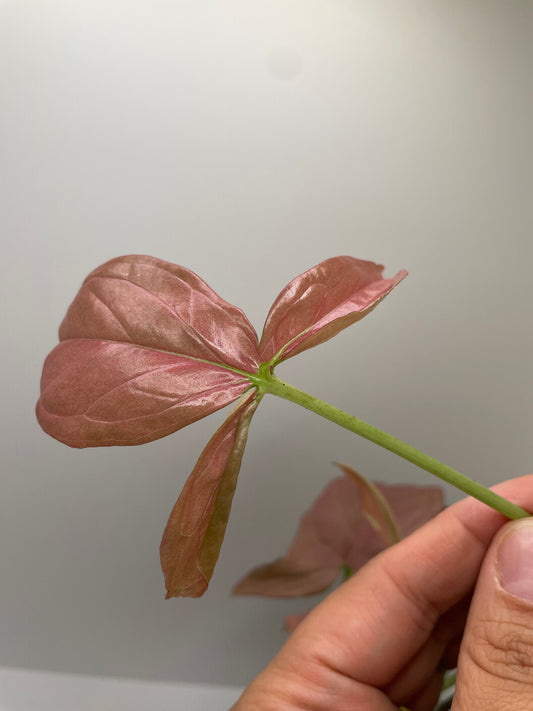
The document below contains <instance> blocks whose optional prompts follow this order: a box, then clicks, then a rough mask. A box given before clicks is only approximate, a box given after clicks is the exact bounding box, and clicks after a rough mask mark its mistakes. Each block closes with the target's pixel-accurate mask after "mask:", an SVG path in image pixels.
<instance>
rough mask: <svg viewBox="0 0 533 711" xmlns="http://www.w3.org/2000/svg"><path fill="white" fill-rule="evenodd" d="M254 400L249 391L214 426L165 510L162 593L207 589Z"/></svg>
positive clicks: (197, 593) (196, 592)
mask: <svg viewBox="0 0 533 711" xmlns="http://www.w3.org/2000/svg"><path fill="white" fill-rule="evenodd" d="M257 404H258V403H257V400H256V399H255V395H253V394H251V395H248V396H247V397H245V398H244V401H243V402H242V403H241V404H239V405H238V406H237V407H236V408H235V410H234V411H233V412H232V413H231V415H230V416H229V417H228V418H227V419H226V421H225V422H224V423H223V425H222V426H221V427H220V428H219V429H218V430H217V432H216V433H215V435H214V436H213V437H212V438H211V440H210V442H209V443H208V445H207V447H206V448H205V449H204V451H203V452H202V454H201V456H200V459H199V460H198V463H197V464H196V466H195V468H194V470H193V472H192V474H191V475H190V477H189V478H188V480H187V483H186V484H185V487H184V488H183V491H182V492H181V494H180V497H179V499H178V501H177V502H176V505H175V506H174V508H173V510H172V513H171V514H170V518H169V520H168V523H167V526H166V529H165V532H164V534H163V539H162V541H161V548H160V554H161V566H162V568H163V573H164V575H165V584H166V588H167V598H169V597H178V596H187V597H198V596H200V595H202V594H203V593H204V592H205V591H206V589H207V586H208V583H209V580H210V579H211V576H212V574H213V570H214V567H215V564H216V561H217V559H218V555H219V553H220V547H221V545H222V540H223V538H224V533H225V531H226V525H227V522H228V518H229V514H230V509H231V503H232V500H233V494H234V492H235V486H236V485H237V477H238V474H239V470H240V467H241V461H242V456H243V453H244V448H245V445H246V439H247V436H248V427H249V424H250V420H251V419H252V416H253V414H254V412H255V410H256V408H257Z"/></svg>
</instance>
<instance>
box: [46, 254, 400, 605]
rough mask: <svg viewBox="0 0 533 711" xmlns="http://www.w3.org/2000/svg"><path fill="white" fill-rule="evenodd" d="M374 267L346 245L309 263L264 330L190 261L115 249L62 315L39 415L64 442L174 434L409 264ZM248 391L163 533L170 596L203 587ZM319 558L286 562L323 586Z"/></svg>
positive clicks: (245, 418)
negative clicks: (117, 253)
mask: <svg viewBox="0 0 533 711" xmlns="http://www.w3.org/2000/svg"><path fill="white" fill-rule="evenodd" d="M382 270H383V267H381V266H379V265H377V264H374V263H372V262H367V261H363V260H358V259H354V258H353V257H346V256H343V257H334V258H332V259H328V260H326V261H324V262H322V263H321V264H318V265H316V266H315V267H312V268H311V269H309V270H308V271H306V272H305V273H303V274H301V275H300V276H298V277H296V278H295V279H293V281H291V282H290V284H288V285H287V287H285V289H283V290H282V292H281V293H280V294H279V296H278V297H277V299H276V300H275V302H274V304H273V306H272V308H271V310H270V313H269V315H268V317H267V320H266V323H265V327H264V331H263V336H262V338H261V341H260V342H259V341H258V337H257V334H256V332H255V330H254V328H253V326H252V325H251V324H250V322H249V321H248V319H247V318H246V316H245V315H244V313H243V312H242V311H241V310H240V309H238V308H237V307H235V306H233V305H232V304H230V303H228V302H227V301H225V300H224V299H222V298H221V297H220V296H219V295H218V294H217V293H216V292H214V291H213V290H212V289H211V287H209V286H208V285H207V284H206V283H205V282H204V281H203V280H202V279H201V278H200V277H199V276H197V275H196V274H195V273H194V272H192V271H191V270H189V269H186V268H185V267H181V266H178V265H175V264H171V263H169V262H165V261H163V260H160V259H156V258H154V257H149V256H144V255H128V256H124V257H117V258H116V259H112V260H110V261H109V262H106V263H105V264H102V265H101V266H99V267H98V268H96V269H95V270H94V271H92V272H91V273H90V274H89V275H88V277H87V278H86V279H85V280H84V282H83V284H82V286H81V288H80V290H79V292H78V294H77V295H76V297H75V299H74V301H73V303H72V304H71V306H70V307H69V309H68V311H67V314H66V316H65V318H64V320H63V322H62V324H61V326H60V329H59V339H60V343H59V345H58V346H56V348H55V349H54V350H53V351H52V352H51V353H50V355H49V356H48V357H47V359H46V361H45V364H44V368H43V374H42V378H41V397H40V399H39V401H38V403H37V407H36V412H37V418H38V420H39V423H40V424H41V426H42V428H43V429H44V430H45V431H46V432H47V433H48V434H50V435H51V436H52V437H55V438H56V439H58V440H60V441H61V442H64V443H65V444H68V445H69V446H72V447H93V446H109V445H136V444H142V443H144V442H149V441H152V440H155V439H157V438H159V437H163V436H165V435H168V434H170V433H172V432H174V431H176V430H178V429H180V428H181V427H184V426H186V425H188V424H190V423H192V422H194V421H196V420H198V419H200V418H202V417H205V416H206V415H209V414H210V413H212V412H215V411H216V410H218V409H220V408H222V407H224V406H225V405H228V404H229V403H231V402H233V401H235V400H237V399H238V398H239V397H240V396H241V395H243V394H244V393H245V392H246V391H247V390H248V389H250V388H251V387H252V384H253V382H254V381H253V376H255V375H257V374H258V372H259V367H260V364H261V363H263V362H270V365H271V366H274V365H275V364H276V362H278V361H280V360H283V359H285V358H287V357H292V356H293V355H295V354H296V353H299V352H301V351H303V350H305V349H307V348H311V347H313V346H315V345H318V344H319V343H322V342H324V341H326V340H328V339H329V338H331V337H332V336H334V335H335V334H336V333H338V332H339V331H340V330H342V329H343V328H345V327H346V326H348V325H350V324H351V323H354V322H355V321H357V320H359V319H360V318H362V317H363V316H365V315H366V314H368V313H370V311H371V310H372V309H373V308H374V307H375V306H376V305H377V304H378V303H379V302H380V301H381V300H382V299H383V298H384V297H385V296H386V295H387V294H388V293H389V292H390V291H391V290H392V289H393V288H394V286H395V285H396V284H398V283H399V281H401V279H403V277H404V276H405V274H406V272H403V271H402V272H399V273H398V274H397V275H396V276H395V277H393V278H392V279H383V277H382ZM275 356H277V358H275ZM249 376H252V379H250V377H249ZM256 397H257V394H256V393H255V391H254V392H252V393H251V394H250V395H248V396H246V397H245V400H244V402H243V403H242V404H241V405H240V406H238V408H237V410H235V411H234V412H233V413H232V414H231V415H230V416H229V418H228V419H227V420H226V422H225V423H224V424H223V425H222V427H221V428H219V430H218V431H217V433H216V434H215V436H214V437H213V438H212V439H211V441H210V442H209V444H208V445H207V447H206V448H205V450H204V452H203V453H202V454H201V456H200V459H199V460H198V463H197V465H196V467H195V469H194V471H193V473H192V474H191V476H190V477H189V480H188V481H187V483H186V485H185V488H184V490H183V492H182V494H181V496H180V497H179V499H178V502H177V503H176V506H175V507H174V510H173V512H172V514H171V516H170V519H169V522H168V525H167V528H166V530H165V534H164V537H163V541H162V544H161V561H162V564H163V568H164V573H165V579H166V584H167V590H168V596H173V595H192V596H196V595H200V594H202V592H203V591H204V590H205V589H206V587H207V584H208V581H209V579H210V577H211V575H212V572H213V568H214V565H215V562H216V559H217V557H218V553H219V550H220V545H221V543H222V538H223V535H224V531H225V528H226V523H227V518H228V516H229V511H230V506H231V500H232V497H233V491H234V488H235V484H236V479H237V475H238V472H239V468H240V462H241V459H242V454H243V451H244V445H245V442H246V434H247V431H248V425H249V422H250V419H251V417H252V414H253V412H254V411H255V408H256V407H257V404H258V399H256ZM311 537H312V536H311ZM304 547H305V546H304ZM311 549H313V552H312V557H313V556H314V560H315V562H316V559H317V555H318V554H317V550H318V549H317V548H316V546H313V545H311ZM321 555H322V554H321ZM323 557H324V560H323V561H322V562H321V565H318V567H315V570H314V571H311V572H310V571H309V569H304V570H303V571H302V570H301V569H300V568H298V569H296V570H288V571H286V573H287V575H292V578H293V581H294V585H295V586H296V584H298V585H300V586H302V585H303V587H304V588H305V587H309V586H311V587H317V586H323V585H327V584H328V582H327V581H328V580H329V579H330V578H331V576H332V575H335V574H336V572H335V570H336V568H335V570H333V569H332V570H328V564H327V562H328V560H330V557H331V551H329V550H327V546H326V549H325V550H324V551H323ZM290 565H292V562H290ZM335 565H336V564H335ZM333 567H334V566H333ZM310 577H311V578H312V582H310Z"/></svg>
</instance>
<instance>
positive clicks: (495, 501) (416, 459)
mask: <svg viewBox="0 0 533 711" xmlns="http://www.w3.org/2000/svg"><path fill="white" fill-rule="evenodd" d="M250 379H251V380H253V382H254V384H255V385H256V387H257V389H258V391H259V393H271V394H272V395H277V396H278V397H281V398H284V399H285V400H290V401H291V402H294V403H296V404H297V405H301V406H302V407H305V408H306V409H308V410H311V411H312V412H316V414H317V415H321V416H322V417H325V418H326V419H327V420H330V421H331V422H335V423H336V424H337V425H340V426H341V427H344V428H345V429H347V430H350V432H355V434H358V435H360V436H361V437H364V438H365V439H368V440H370V441H371V442H375V443H376V444H379V445H381V446H382V447H384V448H385V449H388V450H389V451H390V452H394V454H398V455H399V456H400V457H403V459H407V461H408V462H412V463H413V464H416V465H417V466H419V467H421V468H422V469H425V470H426V471H428V472H430V473H431V474H434V475H435V476H437V477H439V478H440V479H443V480H444V481H446V482H448V484H452V485H453V486H455V487H457V488H458V489H461V490H462V491H464V492H465V493H466V494H469V495H470V496H473V497H475V498H476V499H479V501H482V502H483V503H485V504H487V505H488V506H491V507H492V508H493V509H495V510H496V511H499V512H500V513H502V514H503V515H504V516H506V517H507V518H510V519H517V518H525V517H526V516H530V514H529V513H528V512H527V511H525V510H524V509H522V508H520V506H517V505H516V504H513V503H512V502H510V501H507V499H504V498H503V497H502V496H499V495H498V494H496V493H495V492H494V491H491V490H490V489H487V488H486V487H484V486H483V485H482V484H478V482H477V481H474V480H473V479H470V478H469V477H467V476H465V475H464V474H461V472H458V471H456V470H455V469H452V468H451V467H449V466H447V465H446V464H442V463H441V462H439V461H438V460H437V459H434V458H433V457H429V456H428V455H427V454H423V453H422V452H420V451H419V450H418V449H415V447H411V445H409V444H406V443H405V442H402V441H401V440H400V439H397V438H396V437H393V436H392V435H390V434H387V433H386V432H383V430H380V429H378V428H377V427H374V426H373V425H369V424H368V423H367V422H364V421H363V420H360V419H358V418H357V417H354V416H353V415H349V414H348V413H347V412H344V411H343V410H340V409H339V408H338V407H334V406H333V405H329V404H328V403H327V402H324V401H323V400H319V398H317V397H314V396H313V395H309V394H308V393H306V392H304V391H303V390H299V389H298V388H295V387H294V386H293V385H289V383H286V382H284V381H283V380H281V379H280V378H278V377H277V376H276V375H273V374H272V373H271V372H268V370H267V369H266V368H260V370H259V375H258V376H254V377H253V378H250Z"/></svg>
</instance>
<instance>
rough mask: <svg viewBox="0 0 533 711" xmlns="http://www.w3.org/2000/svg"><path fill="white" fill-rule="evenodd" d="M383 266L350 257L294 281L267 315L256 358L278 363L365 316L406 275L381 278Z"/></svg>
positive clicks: (332, 261)
mask: <svg viewBox="0 0 533 711" xmlns="http://www.w3.org/2000/svg"><path fill="white" fill-rule="evenodd" d="M382 271H383V267H382V266H380V265H378V264H374V262H367V261H363V260H361V259H354V258H353V257H333V258H331V259H327V260H326V261H324V262H321V263H320V264H318V265H317V266H315V267H313V268H312V269H309V270H308V271H307V272H304V273H303V274H300V276H298V277H296V278H295V279H293V280H292V281H291V282H290V283H289V284H288V285H287V286H286V287H285V288H284V289H283V291H282V292H281V293H280V294H279V296H278V297H277V299H276V300H275V302H274V304H273V305H272V308H271V309H270V313H269V314H268V317H267V320H266V323H265V327H264V330H263V335H262V338H261V342H260V344H259V352H260V359H261V360H262V361H269V360H271V359H272V358H274V356H276V355H277V354H278V353H279V351H280V350H281V349H282V348H285V350H284V351H283V354H282V356H281V357H280V358H279V360H284V359H285V358H289V357H292V356H294V355H296V354H297V353H301V352H302V351H304V350H306V349H307V348H312V347H314V346H317V345H319V344H320V343H323V342H324V341H327V340H328V339H330V338H332V337H333V336H335V335H336V334H337V333H339V331H341V330H342V329H344V328H346V327H347V326H350V325H351V324H352V323H355V322H356V321H358V320H360V319H361V318H363V317H364V316H366V315H367V314H368V313H370V311H371V310H372V309H373V308H374V307H375V306H376V305H377V304H378V303H379V302H380V301H381V300H382V299H384V298H385V296H386V295H387V294H388V293H389V292H390V291H391V290H392V289H393V288H394V287H395V286H396V285H397V284H398V283H399V282H400V281H401V280H402V279H403V278H404V277H405V276H406V275H407V272H406V271H401V272H398V274H396V276H395V277H393V278H392V279H383V277H382V275H381V272H382Z"/></svg>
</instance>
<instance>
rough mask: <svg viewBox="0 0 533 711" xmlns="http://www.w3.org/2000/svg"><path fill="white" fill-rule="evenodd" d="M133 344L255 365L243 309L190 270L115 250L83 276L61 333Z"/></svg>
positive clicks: (254, 346) (249, 368) (249, 366)
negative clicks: (118, 254)
mask: <svg viewBox="0 0 533 711" xmlns="http://www.w3.org/2000/svg"><path fill="white" fill-rule="evenodd" d="M72 338H91V339H97V340H108V341H119V342H123V343H134V344H136V345H139V346H144V347H146V348H154V349H157V350H161V351H168V352H170V353H177V354H180V355H185V356H190V357H193V358H202V359H204V360H207V361H210V362H212V363H221V364H224V365H232V366H234V367H235V368H240V369H241V370H246V371H248V372H256V371H257V367H258V360H257V335H256V333H255V330H254V328H253V326H252V325H251V323H250V322H249V321H248V319H247V318H246V316H245V315H244V314H243V312H242V311H241V310H240V309H238V308H237V307H235V306H232V304H230V303H228V302H227V301H224V299H222V298H221V297H220V296H218V294H216V293H215V292H214V291H213V290H212V289H211V287H209V286H208V285H207V284H206V283H205V282H204V281H203V280H202V279H200V277H199V276H197V275H196V274H195V273H194V272H192V271H190V269H186V268H185V267H180V266H178V265H177V264H171V263H169V262H165V261H163V260H161V259H155V258H154V257H148V256H144V255H128V256H126V257H117V258H116V259H112V260H111V261H109V262H106V263H105V264H102V265H101V266H100V267H98V268H97V269H95V270H94V271H93V272H91V273H90V274H89V276H88V277H87V278H86V279H85V280H84V282H83V284H82V286H81V288H80V290H79V292H78V294H77V296H76V298H75V299H74V301H73V303H72V305H71V306H70V308H69V309H68V311H67V315H66V316H65V318H64V320H63V323H62V324H61V326H60V329H59V339H60V340H61V341H64V340H66V339H72Z"/></svg>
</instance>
